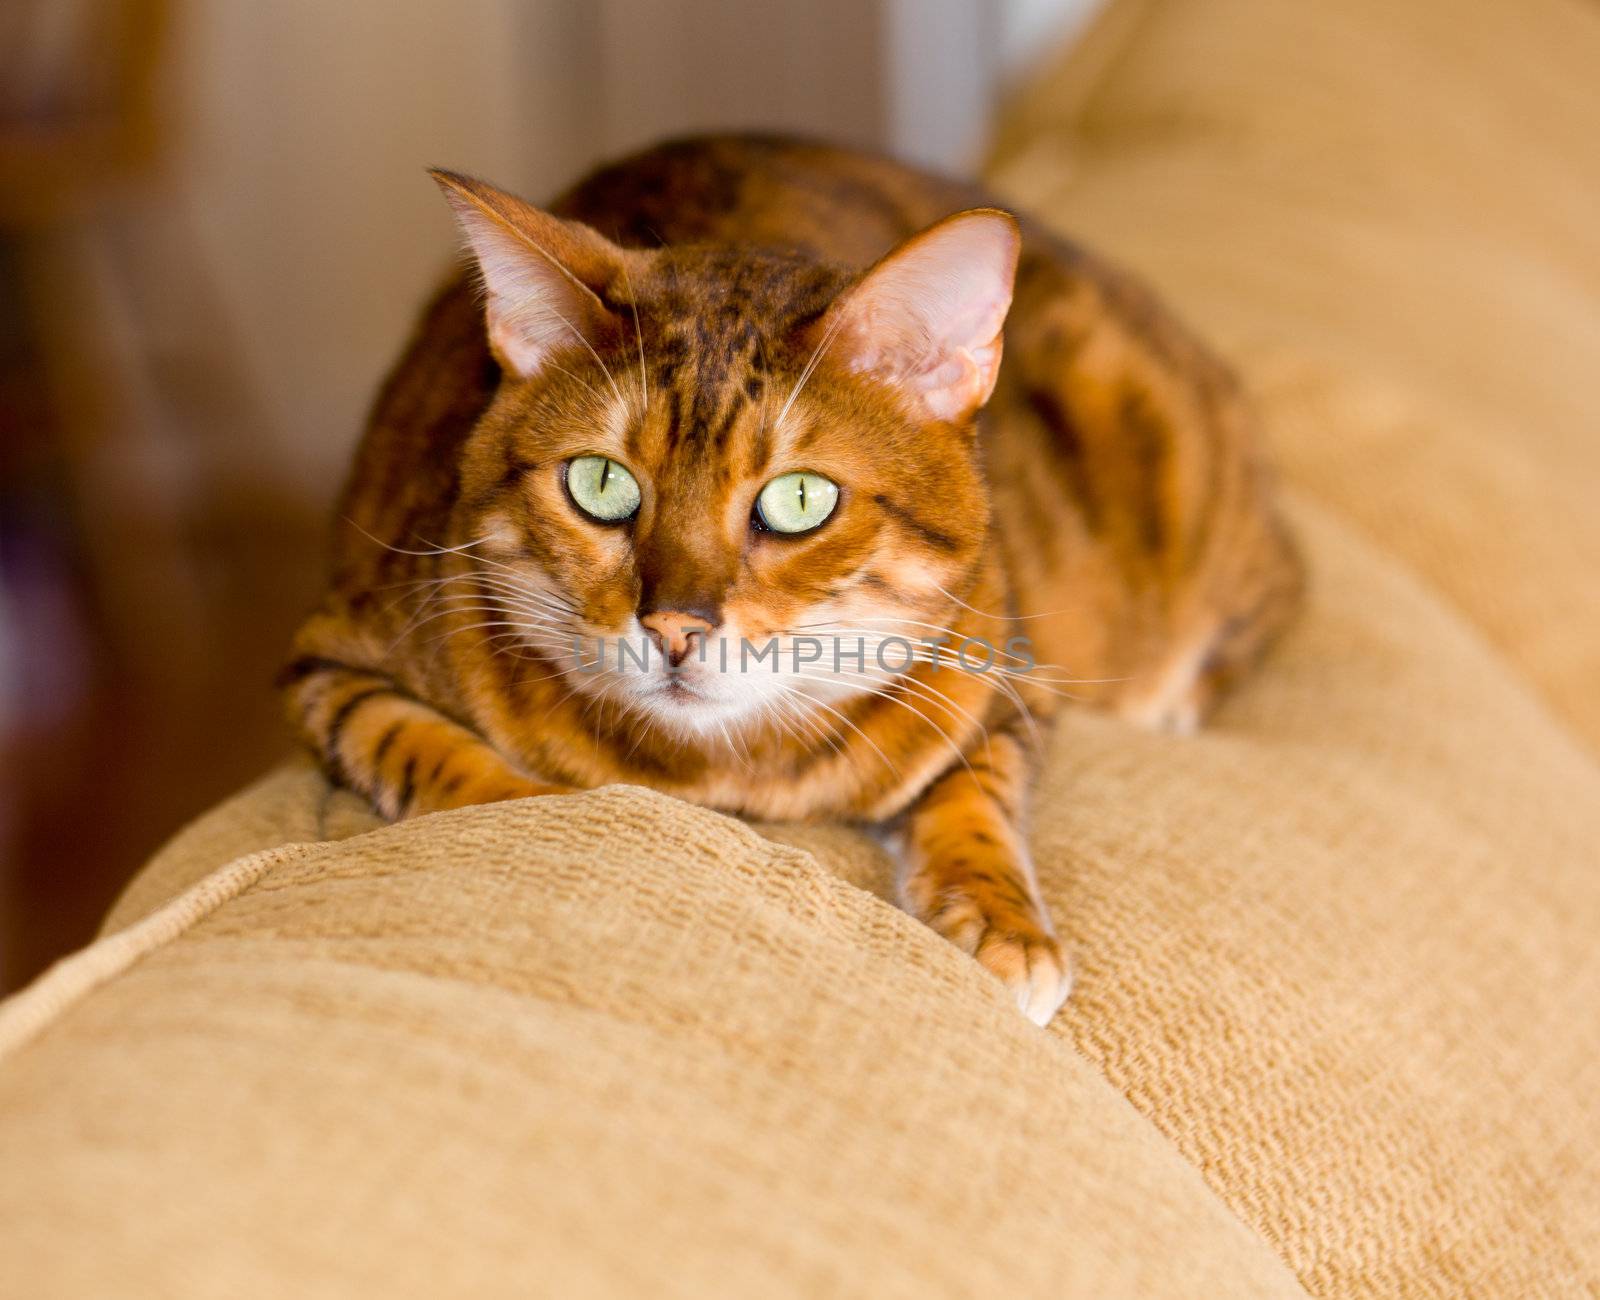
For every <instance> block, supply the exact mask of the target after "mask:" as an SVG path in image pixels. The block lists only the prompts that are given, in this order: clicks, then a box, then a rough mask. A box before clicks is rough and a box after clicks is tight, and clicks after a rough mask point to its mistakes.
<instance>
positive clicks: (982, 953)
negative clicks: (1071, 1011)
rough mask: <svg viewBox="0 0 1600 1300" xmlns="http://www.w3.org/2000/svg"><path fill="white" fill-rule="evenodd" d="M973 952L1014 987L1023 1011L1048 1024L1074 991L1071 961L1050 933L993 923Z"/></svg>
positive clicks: (1009, 987)
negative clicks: (1004, 927)
mask: <svg viewBox="0 0 1600 1300" xmlns="http://www.w3.org/2000/svg"><path fill="white" fill-rule="evenodd" d="M973 955H974V956H976V957H977V959H978V961H979V962H980V963H981V964H982V965H983V966H984V967H985V968H986V969H987V970H988V971H989V972H990V973H991V974H993V975H996V976H998V977H999V979H1000V982H1001V983H1003V984H1004V985H1005V986H1006V987H1007V988H1008V989H1010V990H1011V993H1012V996H1014V997H1015V998H1016V1000H1017V1007H1018V1008H1019V1009H1020V1010H1021V1012H1022V1014H1023V1015H1025V1016H1027V1017H1028V1019H1029V1020H1031V1021H1033V1023H1034V1024H1036V1025H1047V1024H1049V1023H1050V1018H1051V1017H1052V1016H1054V1015H1055V1013H1056V1012H1057V1011H1059V1010H1060V1009H1061V1004H1062V1003H1063V1002H1065V1001H1066V1000H1067V995H1068V994H1069V993H1071V992H1072V964H1071V962H1069V961H1068V960H1067V955H1066V953H1065V952H1063V951H1062V949H1061V945H1060V944H1059V943H1057V942H1056V941H1055V939H1054V938H1053V937H1051V936H1050V935H1048V934H1040V933H1021V932H1018V931H1016V930H1005V929H1000V928H995V927H991V928H990V929H989V930H988V932H987V933H985V934H984V936H983V938H982V939H981V940H980V941H979V943H978V950H977V952H976V953H975V954H973Z"/></svg>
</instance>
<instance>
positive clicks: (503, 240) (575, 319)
mask: <svg viewBox="0 0 1600 1300" xmlns="http://www.w3.org/2000/svg"><path fill="white" fill-rule="evenodd" d="M428 174H429V175H430V176H432V177H433V179H434V180H435V181H437V182H438V184H439V188H440V189H441V190H442V191H444V196H445V198H446V199H447V200H449V203H450V206H451V208H452V209H454V211H455V214H456V220H457V221H458V222H460V224H461V229H462V233H464V234H465V235H466V237H467V243H468V245H469V246H470V247H471V249H472V255H473V257H474V258H475V259H476V261H477V263H478V269H479V271H480V273H481V274H482V276H483V287H484V314H485V316H486V318H487V323H488V327H489V346H490V347H491V348H492V349H493V350H494V354H495V358H496V360H498V361H499V362H500V364H501V366H502V367H503V368H505V369H506V370H509V371H510V372H511V373H513V374H516V375H518V376H520V377H522V378H524V379H527V378H530V377H531V376H533V375H535V374H537V373H538V372H539V370H540V369H541V368H542V367H543V366H544V365H545V364H546V363H547V362H548V361H549V359H550V357H551V356H553V355H554V354H555V353H556V352H559V351H561V350H562V349H564V348H574V347H576V348H580V349H582V348H585V347H589V348H598V347H600V346H601V344H602V342H603V341H605V340H606V339H608V338H609V337H610V335H611V332H612V331H614V330H617V329H618V328H620V325H621V322H620V321H619V320H618V319H617V317H616V314H615V313H614V312H612V311H610V310H609V309H608V308H607V307H606V305H605V304H604V303H603V302H602V301H601V300H600V297H599V293H602V292H604V291H605V290H606V288H607V287H608V286H609V285H610V284H611V283H612V281H613V280H614V279H615V278H616V277H617V276H618V275H619V274H620V273H621V271H622V264H623V260H624V259H625V258H626V257H627V256H628V254H627V253H626V252H625V251H624V250H623V249H621V248H619V247H617V245H615V244H613V243H612V242H611V241H610V240H608V239H606V238H605V237H604V236H603V235H601V234H599V233H598V232H597V231H594V230H591V229H590V228H589V227H588V226H585V225H581V224H579V223H578V222H575V221H563V220H561V218H559V217H553V216H551V215H550V214H549V213H548V212H541V211H540V210H539V209H538V208H536V207H534V206H532V205H531V204H528V203H524V202H523V201H522V200H521V199H518V198H514V197H513V196H511V195H510V194H506V193H504V192H503V191H501V190H497V189H495V188H494V187H493V186H492V185H485V184H484V183H483V182H482V181H479V180H474V179H473V178H472V177H470V176H461V175H458V174H457V173H455V172H447V171H439V170H437V169H435V170H432V171H430V172H429V173H428Z"/></svg>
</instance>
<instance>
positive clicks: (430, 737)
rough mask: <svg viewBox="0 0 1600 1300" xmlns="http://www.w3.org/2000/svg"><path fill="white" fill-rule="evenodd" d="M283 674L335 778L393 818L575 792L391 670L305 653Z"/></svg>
mask: <svg viewBox="0 0 1600 1300" xmlns="http://www.w3.org/2000/svg"><path fill="white" fill-rule="evenodd" d="M281 682H282V686H283V690H284V695H285V699H286V701H287V703H288V706H289V714H290V718H291V720H292V721H293V722H294V724H295V727H296V729H297V730H298V731H299V733H300V735H301V738H302V739H303V740H304V741H305V742H306V744H307V745H309V746H310V748H311V750H312V751H313V752H314V753H315V754H316V755H317V757H318V758H319V759H320V760H321V762H322V766H323V769H324V770H325V771H326V772H327V773H328V775H329V777H330V778H331V779H332V780H334V781H335V782H336V783H338V784H340V785H344V786H347V787H349V788H350V789H352V790H355V791H356V792H357V793H359V794H362V795H364V796H365V797H366V798H367V799H368V800H369V801H370V802H371V803H372V806H373V807H374V808H376V809H377V810H378V812H379V813H381V814H382V815H383V816H385V817H388V818H390V819H391V820H395V821H398V820H400V819H401V818H403V817H414V816H417V815H418V814H420V813H427V812H441V811H443V810H444V809H446V808H461V807H465V806H466V805H468V804H477V803H497V802H499V801H500V800H503V799H521V798H524V797H527V796H530V795H544V794H562V793H565V792H566V787H562V786H556V785H551V784H547V783H544V782H540V781H535V780H533V779H531V778H529V777H527V776H525V775H523V774H522V773H520V772H518V771H517V770H516V769H515V768H514V767H513V766H512V765H511V763H510V762H508V761H507V760H506V759H505V758H504V757H503V756H502V755H501V754H500V752H499V751H498V750H496V749H495V748H494V747H493V746H491V745H490V744H489V743H488V742H487V741H485V740H484V739H483V738H482V737H481V736H478V735H477V734H476V733H474V732H472V731H470V730H469V729H468V728H466V727H464V726H462V725H461V724H460V723H458V722H454V721H452V720H451V719H449V718H447V717H445V716H444V715H443V714H442V713H440V712H439V711H438V710H437V709H434V708H431V707H429V706H428V705H426V704H424V703H422V702H421V701H420V700H418V699H417V698H416V697H415V696H413V695H412V694H410V693H409V692H408V691H407V690H406V689H405V688H404V687H402V686H401V685H400V684H399V683H398V682H396V681H395V680H394V679H393V678H391V677H389V676H387V675H386V674H384V673H382V672H378V671H375V670H368V669H363V668H358V667H352V666H350V665H348V664H344V663H340V662H339V661H338V660H335V659H327V658H322V657H320V656H317V655H303V656H301V657H300V658H297V659H295V660H294V661H293V662H292V663H291V664H290V665H289V666H288V668H286V669H285V670H284V673H283V677H282V679H281Z"/></svg>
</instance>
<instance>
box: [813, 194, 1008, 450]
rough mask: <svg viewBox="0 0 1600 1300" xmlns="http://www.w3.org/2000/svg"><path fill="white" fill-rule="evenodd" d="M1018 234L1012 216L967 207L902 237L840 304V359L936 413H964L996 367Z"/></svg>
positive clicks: (981, 396) (979, 399)
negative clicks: (844, 351) (843, 346)
mask: <svg viewBox="0 0 1600 1300" xmlns="http://www.w3.org/2000/svg"><path fill="white" fill-rule="evenodd" d="M1019 243H1020V240H1019V236H1018V232H1017V228H1016V224H1015V222H1013V221H1012V220H1011V218H1009V217H1007V216H1005V215H1004V214H1002V213H998V212H968V213H960V214H957V215H956V216H954V217H951V218H948V219H947V220H945V221H942V222H940V223H939V224H938V225H936V226H934V227H932V228H931V229H929V230H927V231H924V232H923V233H922V234H920V235H917V236H915V237H914V238H912V239H911V240H909V241H908V242H907V243H905V244H902V245H901V246H900V247H899V248H898V249H896V250H895V251H894V252H893V253H891V254H890V255H889V256H888V257H887V258H885V259H884V260H883V261H882V262H880V263H879V264H878V265H877V266H876V267H874V268H873V269H872V270H871V271H869V272H868V273H867V275H866V277H865V278H864V279H863V280H862V281H861V282H860V283H859V284H858V285H857V286H856V287H855V288H854V289H853V290H852V291H851V292H850V294H849V296H848V298H847V299H846V300H845V302H844V303H843V304H841V306H842V309H843V310H844V311H846V312H847V313H848V315H847V317H846V319H845V321H844V325H843V330H842V332H843V333H845V334H846V335H847V336H848V340H847V346H848V347H849V349H850V351H849V355H848V359H847V364H848V365H850V366H851V368H853V369H855V370H858V371H861V372H864V373H871V374H874V375H876V376H877V377H879V378H880V379H883V380H884V381H885V382H887V383H890V384H892V385H894V386H895V387H897V388H899V389H900V390H901V391H902V392H903V393H904V394H905V395H906V396H908V397H910V398H911V399H912V400H914V401H915V402H916V403H917V404H918V405H919V406H920V407H921V408H922V409H923V410H924V411H925V412H926V414H927V415H929V416H931V417H932V418H934V419H940V420H962V419H965V418H967V417H968V416H970V415H971V414H972V413H973V412H974V411H976V410H977V408H978V407H980V406H982V405H983V403H984V402H986V401H988V399H989V394H990V393H992V392H993V391H994V384H995V380H996V378H997V377H998V376H999V373H1000V354H1001V342H1002V336H1001V331H1002V328H1003V326H1004V325H1005V318H1006V312H1007V311H1008V310H1009V309H1010V306H1011V286H1012V280H1013V278H1014V276H1015V274H1016V259H1017V252H1018V245H1019Z"/></svg>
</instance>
